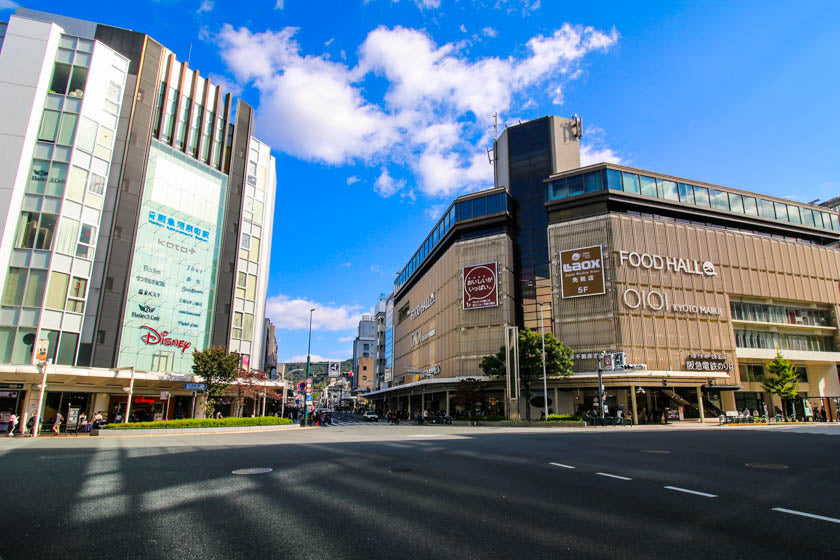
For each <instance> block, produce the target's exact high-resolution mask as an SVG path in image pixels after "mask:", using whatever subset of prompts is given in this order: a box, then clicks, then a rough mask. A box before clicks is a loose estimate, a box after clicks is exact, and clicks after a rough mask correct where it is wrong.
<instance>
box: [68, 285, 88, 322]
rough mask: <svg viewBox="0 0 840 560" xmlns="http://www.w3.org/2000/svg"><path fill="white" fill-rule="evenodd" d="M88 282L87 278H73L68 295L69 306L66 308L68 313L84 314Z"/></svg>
mask: <svg viewBox="0 0 840 560" xmlns="http://www.w3.org/2000/svg"><path fill="white" fill-rule="evenodd" d="M87 282H88V281H87V280H86V279H85V278H79V277H77V276H74V277H73V280H72V281H71V282H70V292H69V293H68V294H67V306H66V307H65V309H66V310H67V311H72V312H74V313H84V311H85V296H86V295H87Z"/></svg>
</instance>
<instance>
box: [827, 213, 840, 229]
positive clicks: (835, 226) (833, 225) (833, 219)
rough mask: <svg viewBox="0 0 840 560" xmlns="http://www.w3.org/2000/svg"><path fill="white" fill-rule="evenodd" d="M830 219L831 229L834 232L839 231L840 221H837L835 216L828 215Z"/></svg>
mask: <svg viewBox="0 0 840 560" xmlns="http://www.w3.org/2000/svg"><path fill="white" fill-rule="evenodd" d="M829 216H830V217H831V229H833V230H834V231H837V230H840V220H838V219H837V214H829Z"/></svg>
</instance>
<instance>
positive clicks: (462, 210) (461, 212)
mask: <svg viewBox="0 0 840 560" xmlns="http://www.w3.org/2000/svg"><path fill="white" fill-rule="evenodd" d="M469 218H472V201H470V200H467V201H466V202H459V203H458V219H460V220H467V219H469Z"/></svg>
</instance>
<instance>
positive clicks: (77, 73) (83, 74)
mask: <svg viewBox="0 0 840 560" xmlns="http://www.w3.org/2000/svg"><path fill="white" fill-rule="evenodd" d="M87 75H88V69H87V68H84V67H82V66H74V67H73V76H72V77H71V78H70V87H68V88H67V90H68V91H67V97H84V95H85V82H86V81H87Z"/></svg>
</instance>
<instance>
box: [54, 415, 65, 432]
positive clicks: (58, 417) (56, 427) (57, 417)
mask: <svg viewBox="0 0 840 560" xmlns="http://www.w3.org/2000/svg"><path fill="white" fill-rule="evenodd" d="M62 420H64V416H62V415H61V413H60V412H56V413H55V422H54V423H53V427H52V432H53V433H54V434H55V435H58V434H59V432H60V431H61V421H62Z"/></svg>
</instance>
